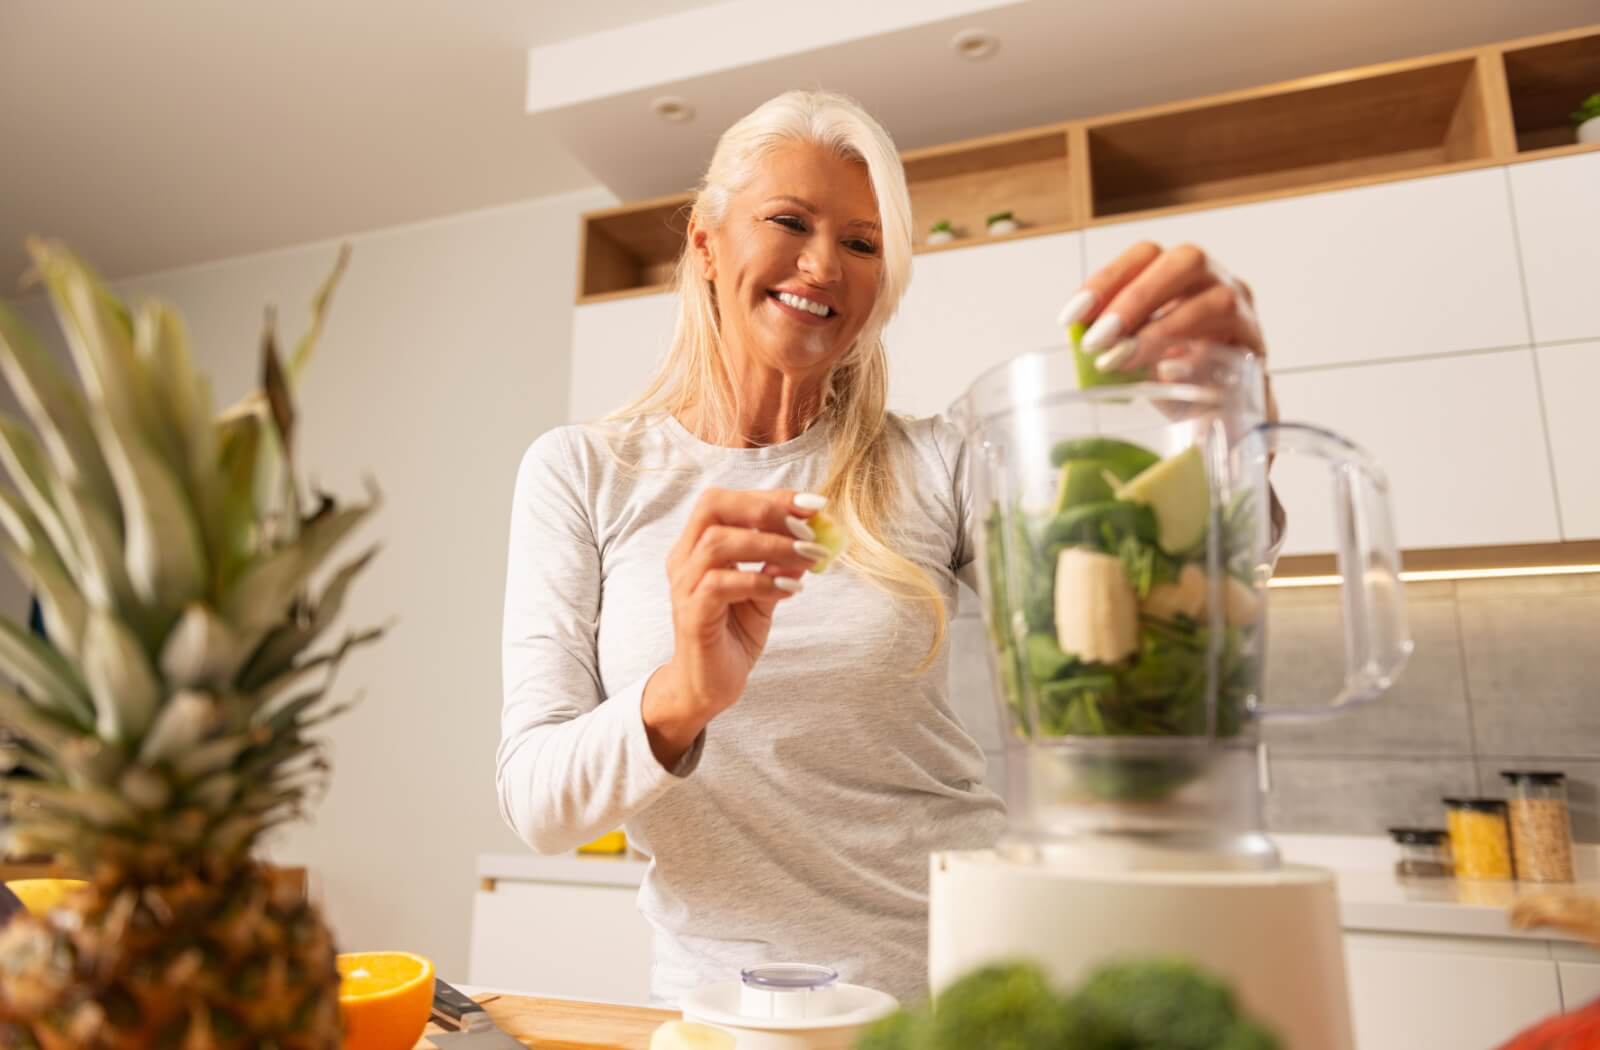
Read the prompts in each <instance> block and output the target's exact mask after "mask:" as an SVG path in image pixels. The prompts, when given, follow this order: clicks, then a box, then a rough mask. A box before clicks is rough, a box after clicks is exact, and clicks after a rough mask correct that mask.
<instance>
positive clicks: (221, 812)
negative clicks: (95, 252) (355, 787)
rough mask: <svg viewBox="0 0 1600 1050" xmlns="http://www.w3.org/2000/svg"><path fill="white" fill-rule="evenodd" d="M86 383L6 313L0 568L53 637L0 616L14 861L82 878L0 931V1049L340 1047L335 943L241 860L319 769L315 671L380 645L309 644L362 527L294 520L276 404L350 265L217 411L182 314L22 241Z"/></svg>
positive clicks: (291, 891)
mask: <svg viewBox="0 0 1600 1050" xmlns="http://www.w3.org/2000/svg"><path fill="white" fill-rule="evenodd" d="M28 247H29V251H30V253H31V254H32V257H33V261H34V268H35V271H36V272H37V274H38V276H39V277H40V278H41V279H42V280H43V282H44V284H45V286H46V288H47V289H48V291H49V294H50V297H51V300H52V303H53V305H54V308H55V311H56V314H57V317H58V319H59V321H60V323H61V326H62V329H63V331H64V333H65V335H66V337H67V342H68V345H69V347H70V349H71V353H72V359H73V363H74V365H75V367H76V371H77V373H78V376H79V379H80V381H81V389H80V388H79V385H78V384H75V383H73V382H72V381H71V380H70V379H69V378H68V376H67V375H66V373H65V372H64V371H63V370H62V369H60V368H59V367H58V366H57V365H56V363H55V359H54V358H53V357H52V356H51V355H50V354H49V353H48V352H46V351H45V350H44V349H43V348H42V347H41V346H40V345H39V343H38V342H37V341H36V340H35V339H34V338H33V337H32V335H31V334H30V333H29V332H28V331H27V329H26V327H25V326H24V325H23V324H22V322H21V320H20V318H19V317H18V316H17V315H16V314H15V313H14V312H12V311H11V310H9V309H8V308H6V307H5V306H4V304H0V369H3V370H4V372H5V376H6V379H7V381H8V382H9V383H10V385H11V388H12V389H13V391H14V392H15V394H16V396H17V400H18V402H19V404H20V405H21V406H22V408H23V410H24V412H25V413H26V415H27V416H28V418H29V420H30V421H31V423H32V424H33V425H32V428H29V427H27V426H25V425H23V424H22V423H21V422H20V421H19V420H18V419H16V418H13V417H10V416H5V415H0V461H3V463H4V465H5V467H6V469H7V471H8V472H9V474H10V476H11V479H12V481H13V482H14V484H15V486H16V488H15V490H10V489H4V488H0V549H3V553H4V554H5V555H6V556H7V558H8V559H9V560H10V562H11V564H12V565H13V567H15V569H16V570H17V571H18V572H19V573H20V574H21V575H22V577H23V578H24V579H25V580H26V581H27V583H28V584H29V586H30V587H31V588H32V590H33V591H34V593H35V594H36V595H37V596H38V598H39V601H40V604H41V607H42V612H43V618H44V622H45V626H46V633H47V635H48V639H47V640H46V639H43V638H40V637H39V636H37V635H35V634H33V633H30V632H29V631H28V630H27V629H25V628H24V627H21V626H18V625H17V624H15V623H11V622H8V621H3V620H0V672H3V673H4V676H5V677H6V678H8V679H9V680H10V683H11V685H9V686H7V685H5V684H3V683H0V727H4V728H5V729H7V730H9V731H10V734H11V736H10V742H9V743H7V744H5V745H3V752H0V755H3V761H4V764H5V765H6V766H8V767H9V768H11V769H12V770H13V771H16V772H20V773H25V774H27V776H26V778H24V777H20V776H19V777H13V778H11V779H8V780H3V781H0V794H3V796H4V799H3V804H4V806H5V809H4V812H5V814H6V815H7V817H8V819H9V825H8V826H7V827H6V829H5V832H6V835H7V839H8V843H7V844H8V846H9V849H10V851H11V852H24V853H47V854H52V855H55V856H57V857H60V858H62V859H63V860H65V861H66V862H67V863H69V864H71V865H72V866H73V867H75V868H76V869H77V871H78V872H79V873H80V874H81V875H82V876H83V877H84V878H85V879H86V880H88V883H89V884H88V885H87V886H86V887H85V888H83V889H82V890H80V891H79V892H78V893H76V894H75V895H73V896H72V897H70V898H69V900H68V903H67V904H66V905H65V906H64V907H63V908H61V909H59V910H57V911H55V912H53V913H52V914H51V915H50V916H49V918H48V919H44V920H37V919H29V918H27V917H21V916H19V917H18V918H17V919H15V920H14V921H12V922H11V923H9V924H8V925H7V926H6V927H5V928H4V929H3V930H0V1046H8V1047H9V1046H21V1047H33V1046H37V1047H44V1048H50V1050H54V1048H63V1047H78V1048H97V1047H107V1048H110V1047H135V1046H137V1047H174V1048H183V1050H199V1048H205V1047H277V1048H299V1047H316V1048H319V1050H321V1048H329V1047H337V1046H338V1045H339V1040H340V1021H339V1005H338V988H339V976H338V972H337V970H336V968H335V963H334V955H335V949H334V944H333V939H332V936H331V935H330V933H329V931H328V928H327V927H326V926H325V925H324V923H323V921H322V919H321V917H320V916H319V914H318V912H317V910H316V909H315V908H314V907H312V906H311V905H309V904H308V903H306V901H305V900H304V899H303V897H302V895H301V894H300V892H298V887H295V886H290V885H287V884H285V882H284V880H282V879H278V878H275V877H274V876H273V873H272V872H271V870H270V869H268V868H266V867H264V866H263V865H261V864H260V863H258V862H257V861H255V860H253V859H252V847H253V846H255V845H256V844H257V843H258V842H259V841H260V840H261V838H262V836H263V835H264V834H265V833H267V832H268V831H269V830H271V829H273V828H275V827H277V826H279V825H282V824H283V823H285V822H286V821H290V820H294V819H296V818H298V817H300V816H302V815H303V814H304V812H305V807H306V804H307V802H308V801H309V800H310V799H311V797H312V796H313V795H314V794H315V793H316V792H318V791H319V790H320V789H321V788H322V787H323V785H324V784H325V782H326V777H327V775H328V772H329V768H328V763H327V761H326V759H325V757H324V754H323V748H322V746H321V743H320V742H319V741H318V740H317V739H315V738H314V736H313V735H312V734H313V730H314V729H315V727H316V726H317V725H318V724H319V723H321V722H322V721H325V720H326V719H327V718H329V717H331V716H333V715H335V714H337V713H339V711H340V710H342V707H339V706H335V705H334V704H333V702H332V699H331V687H332V682H333V675H334V672H335V671H336V670H337V668H338V667H339V664H340V661H341V660H342V659H343V658H344V656H345V655H346V654H347V653H348V652H349V651H350V650H351V649H352V648H354V647H356V646H359V645H363V644H365V643H368V642H370V641H372V640H373V639H375V638H376V637H377V635H378V634H379V633H380V632H379V631H366V632H361V633H356V634H352V635H348V636H346V637H345V638H343V640H341V641H339V642H338V643H337V644H323V642H324V636H325V635H326V633H327V631H328V628H329V626H330V624H331V622H332V621H333V620H334V619H335V618H336V617H337V615H338V612H339V608H340V605H341V602H342V601H343V598H344V596H345V592H346V590H347V588H348V587H349V585H350V583H351V581H352V579H353V578H354V577H355V576H356V575H357V574H358V573H359V572H360V571H361V570H362V569H363V568H364V567H365V566H366V565H367V564H368V563H369V561H370V559H371V556H372V553H373V552H372V551H368V552H366V553H364V554H361V555H360V556H358V557H355V558H353V559H352V560H350V561H348V562H346V563H345V564H343V565H342V566H340V567H339V568H338V569H337V570H335V571H334V572H333V573H332V574H331V575H330V576H329V577H328V578H327V579H326V582H325V584H324V585H323V586H322V587H321V589H320V591H319V593H318V594H317V595H316V597H315V599H313V597H312V594H311V588H310V581H311V578H312V577H313V576H314V575H317V574H318V573H317V570H318V569H320V568H321V567H322V566H323V565H324V563H325V562H326V561H327V560H328V558H329V556H330V554H331V553H332V552H333V550H334V548H335V547H336V546H338V545H339V544H340V542H341V541H342V540H343V539H344V538H345V537H346V536H347V535H348V534H349V532H350V531H351V529H352V528H353V527H354V526H355V525H356V524H357V523H359V522H360V521H361V520H362V519H363V518H365V517H366V516H367V515H368V513H369V512H371V511H372V510H373V508H374V507H375V506H376V502H377V500H376V496H375V494H369V496H368V498H367V500H366V501H365V502H364V503H361V504H359V505H355V506H348V507H341V506H339V505H337V504H336V503H335V502H334V500H333V499H332V498H331V497H329V496H327V495H318V496H317V497H316V499H315V501H314V502H313V503H311V504H310V505H309V506H306V505H303V504H302V498H301V496H300V493H299V488H298V485H297V482H296V478H295V472H294V469H293V456H292V449H293V437H294V422H295V413H294V407H293V399H292V397H291V392H292V389H293V386H294V383H295V381H296V379H297V377H298V376H299V374H300V372H301V371H302V370H303V369H304V367H305V364H306V361H307V359H308V358H309V356H310V353H311V349H312V347H313V345H314V344H315V341H316V338H317V336H318V334H319V332H320V329H321V323H322V316H323V312H324V310H325V308H326V305H327V302H328V299H329V297H330V295H331V293H332V290H333V287H334V285H335V284H336V283H337V280H338V277H339V275H340V273H341V272H342V270H343V267H344V264H345V261H346V258H347V254H346V253H341V255H340V258H339V262H338V265H337V266H336V267H335V270H334V273H333V275H332V276H330V278H329V279H328V282H327V283H326V284H325V285H324V286H323V288H322V290H321V292H320V293H319V294H318V296H317V298H316V300H315V302H314V303H313V307H312V322H311V326H310V329H309V331H308V332H307V334H306V336H305V337H304V338H303V339H302V340H301V342H300V343H299V344H298V346H297V347H296V349H295V352H294V353H293V354H292V355H291V357H290V359H289V360H288V362H287V363H285V362H282V361H281V360H280V358H279V355H278V352H277V349H276V342H275V338H274V335H273V332H272V319H271V315H270V314H269V315H268V323H267V330H266V334H265V337H264V339H263V346H262V362H263V370H262V383H261V388H260V389H259V390H258V391H256V392H255V393H253V394H252V395H251V396H249V397H247V398H246V399H245V400H244V401H242V402H240V403H239V404H238V405H236V406H234V407H233V408H232V409H229V410H228V411H226V412H224V413H222V414H221V415H219V416H217V417H215V418H213V416H212V409H211V392H210V388H209V385H208V383H207V381H206V379H205V377H203V376H202V375H200V374H199V373H198V372H196V370H195V367H194V363H193V361H192V359H191V357H190V353H189V347H188V342H187V338H188V337H187V333H186V330H185V327H184V325H183V322H182V320H181V318H180V317H179V316H178V315H177V313H175V312H174V311H173V310H172V309H171V308H170V307H168V306H166V305H163V304H161V303H159V302H146V303H141V304H138V305H137V307H136V308H135V309H133V310H132V311H131V312H130V310H129V309H128V307H126V306H124V304H122V303H121V302H119V301H118V300H117V299H116V298H115V297H114V296H113V295H112V294H111V292H110V291H109V289H108V288H107V287H106V286H105V284H104V283H103V282H102V281H101V280H100V279H99V278H98V277H97V276H96V275H95V274H94V273H93V272H92V271H91V270H90V269H89V268H88V267H87V266H86V265H85V264H83V263H82V262H81V261H80V260H79V259H77V258H76V257H75V256H74V255H73V254H72V253H71V252H70V251H68V250H67V249H66V248H64V247H62V246H61V245H59V244H55V243H50V242H41V241H30V242H29V245H28Z"/></svg>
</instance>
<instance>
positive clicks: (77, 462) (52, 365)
mask: <svg viewBox="0 0 1600 1050" xmlns="http://www.w3.org/2000/svg"><path fill="white" fill-rule="evenodd" d="M0 371H3V372H4V373H5V377H6V381H7V382H8V383H10V385H11V389H12V390H13V391H14V392H15V393H16V395H17V401H18V402H19V403H20V404H21V405H22V408H23V411H25V412H26V413H27V414H28V418H29V419H31V420H32V421H33V425H34V428H35V429H36V430H37V431H38V432H39V435H40V437H41V438H42V439H43V443H44V447H45V450H46V451H47V452H48V453H49V454H50V460H51V462H52V463H54V464H55V468H56V473H57V474H59V475H60V476H61V478H62V480H64V481H65V482H67V484H68V485H70V486H72V487H73V488H75V489H81V490H83V491H84V492H85V493H87V494H88V498H89V500H90V502H92V503H94V504H95V505H96V506H99V507H103V508H105V509H106V511H107V512H108V513H110V514H120V508H119V506H118V504H117V498H116V489H115V488H114V487H113V486H112V483H111V470H110V468H109V467H107V466H106V461H105V457H104V456H102V455H101V453H100V443H99V441H98V440H96V438H95V436H94V428H93V426H91V425H90V423H89V409H88V405H87V403H86V402H85V401H84V399H83V394H82V392H81V391H80V390H79V389H78V388H77V386H76V385H74V384H73V382H72V380H71V379H70V378H69V377H68V376H67V374H66V372H65V371H64V370H63V369H62V368H61V367H60V366H59V365H57V364H56V360H55V358H54V357H53V356H52V355H51V354H50V353H49V352H48V351H47V350H45V349H44V347H43V346H41V345H40V344H39V341H38V340H37V339H36V338H34V335H33V333H32V332H30V331H29V330H28V328H27V326H26V325H25V324H24V323H23V321H22V318H21V317H20V316H19V315H18V314H17V313H16V311H14V310H12V309H11V308H10V307H8V306H6V305H5V304H4V303H0ZM121 524H122V523H121V520H120V517H119V520H118V521H117V527H118V528H119V529H120V528H121Z"/></svg>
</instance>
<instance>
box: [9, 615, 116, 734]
mask: <svg viewBox="0 0 1600 1050" xmlns="http://www.w3.org/2000/svg"><path fill="white" fill-rule="evenodd" d="M0 671H4V672H5V673H6V675H7V676H8V677H10V679H11V680H12V681H13V682H15V683H16V685H17V688H18V689H20V690H23V691H24V692H25V693H26V694H27V695H28V696H29V697H30V698H31V699H32V700H33V701H34V702H35V703H36V704H38V705H39V706H41V707H43V708H45V709H47V710H49V711H51V712H52V713H54V714H57V715H60V716H64V717H66V718H68V719H71V721H72V723H73V724H74V725H75V726H77V727H78V728H79V729H88V728H89V727H91V726H93V725H94V706H93V705H92V704H91V703H90V701H89V692H88V688H87V687H86V686H85V685H84V683H83V679H82V678H80V677H79V676H78V672H77V671H75V670H74V669H73V667H72V665H71V664H69V663H67V661H66V660H64V659H62V658H61V654H60V653H59V652H57V651H56V650H55V648H54V647H53V646H51V645H50V644H49V643H48V642H45V641H44V640H43V639H41V638H39V637H38V636H37V635H35V634H33V633H32V632H31V631H28V630H26V629H25V628H23V627H21V626H19V625H17V624H15V623H12V622H11V621H10V620H0Z"/></svg>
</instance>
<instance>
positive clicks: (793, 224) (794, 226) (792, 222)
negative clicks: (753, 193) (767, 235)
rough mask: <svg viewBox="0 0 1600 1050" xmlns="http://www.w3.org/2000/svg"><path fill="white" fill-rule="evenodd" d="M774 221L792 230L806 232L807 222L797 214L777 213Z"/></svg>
mask: <svg viewBox="0 0 1600 1050" xmlns="http://www.w3.org/2000/svg"><path fill="white" fill-rule="evenodd" d="M772 221H773V222H775V223H777V224H778V225H779V226H787V227H788V228H789V229H791V230H799V231H800V232H802V233H804V232H805V228H806V224H805V223H804V222H803V221H802V220H800V219H799V218H797V217H796V216H793V215H776V216H773V219H772Z"/></svg>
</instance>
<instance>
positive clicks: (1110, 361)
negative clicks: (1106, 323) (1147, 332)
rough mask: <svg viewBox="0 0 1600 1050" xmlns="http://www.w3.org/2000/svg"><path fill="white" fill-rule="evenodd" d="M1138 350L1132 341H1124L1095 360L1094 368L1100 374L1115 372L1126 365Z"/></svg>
mask: <svg viewBox="0 0 1600 1050" xmlns="http://www.w3.org/2000/svg"><path fill="white" fill-rule="evenodd" d="M1085 341H1087V340H1085ZM1138 349H1139V346H1138V344H1137V343H1135V342H1134V341H1133V340H1132V339H1124V340H1123V341H1122V342H1120V343H1118V344H1117V345H1116V346H1113V347H1112V348H1111V349H1110V350H1107V351H1106V352H1105V353H1103V354H1101V355H1100V356H1099V357H1097V358H1095V359H1094V366H1095V368H1097V369H1099V370H1100V371H1102V372H1115V371H1116V370H1117V369H1119V368H1121V367H1122V366H1123V365H1125V364H1127V363H1128V361H1129V359H1130V358H1132V357H1133V355H1134V353H1135V352H1137V351H1138Z"/></svg>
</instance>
